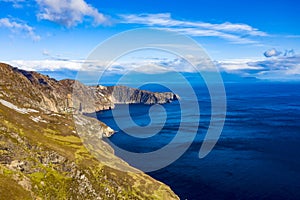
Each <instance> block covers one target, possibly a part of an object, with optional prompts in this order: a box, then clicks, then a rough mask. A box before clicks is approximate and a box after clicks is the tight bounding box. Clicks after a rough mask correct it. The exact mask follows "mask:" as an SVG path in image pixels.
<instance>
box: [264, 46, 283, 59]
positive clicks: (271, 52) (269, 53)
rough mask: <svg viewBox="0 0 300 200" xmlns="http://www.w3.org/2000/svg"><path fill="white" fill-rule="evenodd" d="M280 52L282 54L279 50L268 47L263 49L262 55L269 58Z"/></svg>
mask: <svg viewBox="0 0 300 200" xmlns="http://www.w3.org/2000/svg"><path fill="white" fill-rule="evenodd" d="M280 54H282V52H281V51H278V50H277V49H274V48H273V49H269V50H267V51H265V53H264V56H265V57H267V58H269V57H275V56H279V55H280Z"/></svg>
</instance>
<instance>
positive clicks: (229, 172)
mask: <svg viewBox="0 0 300 200" xmlns="http://www.w3.org/2000/svg"><path fill="white" fill-rule="evenodd" d="M144 89H150V90H152V91H164V90H165V88H163V87H158V86H157V85H148V86H145V88H144ZM194 89H195V91H196V94H197V97H198V102H199V105H200V111H201V112H200V116H195V115H194V114H193V109H190V112H189V113H185V114H186V117H187V120H190V121H193V120H195V118H197V117H198V118H199V117H200V123H199V124H198V127H199V130H198V132H197V135H196V137H195V139H194V141H193V143H192V145H191V146H190V147H189V148H188V150H187V151H186V152H185V153H184V154H183V156H181V157H180V158H179V159H178V160H176V161H175V162H174V163H172V164H171V165H169V166H167V167H165V168H163V169H160V170H158V171H154V172H149V173H148V174H149V175H150V176H152V177H154V178H155V179H158V180H160V181H162V182H164V183H166V184H167V185H169V186H170V187H171V188H172V189H173V190H174V191H175V193H176V194H178V195H179V197H180V198H181V199H193V200H194V199H300V84H299V83H269V82H267V83H258V82H257V83H227V84H225V89H226V95H227V114H226V121H225V126H224V128H223V131H222V134H221V137H220V139H219V141H218V143H217V145H216V146H215V147H214V149H213V151H212V152H210V153H209V154H208V156H206V157H205V158H203V159H199V157H198V153H199V149H200V146H201V144H202V142H203V138H204V136H205V134H206V131H207V128H208V125H209V121H210V117H211V111H210V110H211V102H210V97H209V95H208V92H207V88H206V87H205V86H204V85H202V86H201V85H198V86H196V85H195V86H194ZM180 96H181V98H182V99H183V98H187V99H188V98H189V94H185V93H182V94H181V95H180ZM163 106H164V107H165V109H166V110H167V122H166V123H165V125H164V128H163V129H162V130H161V131H160V133H159V134H157V135H155V136H153V137H149V138H145V139H140V138H138V139H137V138H134V137H132V136H129V135H127V134H126V133H125V132H124V131H122V130H121V129H120V128H119V127H118V126H117V125H116V123H115V121H114V117H115V118H116V117H117V118H121V119H122V118H123V119H122V120H123V121H126V120H127V119H126V117H128V116H124V109H126V106H124V105H117V106H116V109H115V110H114V113H115V115H114V117H113V116H112V111H104V112H100V113H98V118H99V119H100V120H101V121H103V122H105V123H106V124H108V125H109V126H111V127H112V128H113V129H115V130H117V131H118V132H117V133H116V134H114V135H113V136H112V137H111V138H109V140H110V142H112V143H114V144H115V145H117V146H118V147H121V148H124V149H126V150H128V151H132V152H151V151H154V150H157V149H159V148H161V147H163V146H164V145H167V144H168V143H169V142H170V141H171V140H172V139H173V138H174V136H175V135H176V133H177V129H178V126H179V123H180V120H181V118H180V116H181V111H180V108H179V102H172V103H170V104H165V105H163ZM150 107H151V106H149V105H139V104H133V105H130V114H131V117H132V118H133V120H134V121H135V122H136V123H137V124H139V125H140V126H145V125H147V124H149V122H150V117H149V114H148V111H149V109H150ZM158 116H159V115H158ZM191 124H193V123H191ZM127 128H131V127H127ZM185 131H186V134H190V133H189V129H188V128H187V129H185ZM141 134H146V133H143V132H141ZM185 142H186V141H185V140H182V144H184V143H185ZM116 154H117V155H118V152H116ZM119 156H121V157H122V155H119ZM128 162H130V161H128Z"/></svg>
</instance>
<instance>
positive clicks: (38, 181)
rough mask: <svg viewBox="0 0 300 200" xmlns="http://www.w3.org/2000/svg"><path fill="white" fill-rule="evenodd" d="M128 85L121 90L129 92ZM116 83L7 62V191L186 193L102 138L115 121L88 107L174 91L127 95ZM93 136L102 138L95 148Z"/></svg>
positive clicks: (1, 94) (2, 145)
mask: <svg viewBox="0 0 300 200" xmlns="http://www.w3.org/2000/svg"><path fill="white" fill-rule="evenodd" d="M74 85H75V88H76V87H77V88H76V92H75V95H74V92H73V88H74ZM117 88H118V87H117ZM121 88H122V90H119V89H117V90H118V91H119V95H123V94H125V93H123V92H124V91H123V90H124V89H123V87H121ZM125 90H126V89H125ZM112 91H113V90H112V88H110V87H104V86H103V87H102V86H98V87H97V86H95V87H88V86H85V85H83V84H81V83H79V82H76V81H74V80H62V81H56V80H55V79H52V78H50V77H48V76H44V75H42V74H39V73H36V72H27V71H24V70H19V69H17V68H13V67H11V66H8V65H6V64H1V63H0V100H1V101H0V199H1V200H2V199H178V196H177V195H175V194H174V192H173V191H172V190H171V189H170V188H169V187H168V186H166V185H165V184H163V183H161V182H159V181H156V180H154V179H153V178H151V177H150V176H148V175H146V174H144V173H142V172H140V171H139V170H137V169H134V168H132V167H131V166H129V165H128V164H127V163H126V162H124V161H123V160H121V159H120V158H118V157H116V156H115V155H114V151H113V149H112V148H111V147H110V146H109V145H108V144H107V143H106V142H104V141H103V140H101V138H102V137H109V136H110V135H111V134H113V130H112V129H111V128H109V127H108V126H106V125H105V124H104V123H102V122H99V121H98V120H96V119H93V118H90V117H87V116H84V115H81V114H80V112H90V111H92V112H94V111H99V110H103V109H112V108H113V107H114V104H115V103H119V102H123V103H163V102H168V101H171V100H175V97H174V95H173V96H172V94H168V95H162V96H159V93H157V94H156V93H155V94H154V93H153V94H152V93H147V92H144V91H141V93H139V94H138V95H135V96H133V97H130V98H123V99H122V98H121V97H118V96H116V95H115V94H114V92H112ZM129 91H136V90H132V89H129ZM146 93H147V95H148V97H145V94H146ZM130 94H131V92H130ZM147 95H146V96H147ZM176 98H177V97H176ZM86 99H89V100H88V101H86ZM83 102H87V103H83ZM88 103H91V104H93V105H88ZM75 111H79V112H76V113H77V114H75V115H74V116H73V113H74V112H75ZM74 118H76V120H74ZM79 134H80V137H79ZM86 138H88V139H89V140H90V141H95V142H93V143H92V144H89V145H90V146H91V147H92V148H93V150H92V151H93V152H92V154H91V151H88V150H87V149H86V148H85V146H84V144H85V139H86ZM89 149H90V148H89ZM124 169H126V170H124Z"/></svg>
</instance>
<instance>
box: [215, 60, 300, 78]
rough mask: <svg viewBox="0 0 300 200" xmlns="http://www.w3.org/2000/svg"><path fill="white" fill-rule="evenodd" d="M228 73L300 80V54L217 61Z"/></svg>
mask: <svg viewBox="0 0 300 200" xmlns="http://www.w3.org/2000/svg"><path fill="white" fill-rule="evenodd" d="M217 65H218V67H219V68H220V69H221V70H223V71H226V72H228V73H238V74H241V75H243V76H251V77H256V78H258V79H268V80H298V81H299V80H300V55H299V54H298V55H294V56H290V57H288V56H277V57H272V58H266V59H256V60H254V59H233V60H225V61H219V62H217Z"/></svg>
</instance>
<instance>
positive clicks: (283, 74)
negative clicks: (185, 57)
mask: <svg viewBox="0 0 300 200" xmlns="http://www.w3.org/2000/svg"><path fill="white" fill-rule="evenodd" d="M0 7H1V13H0V42H1V46H2V48H1V49H0V60H1V61H5V62H9V63H11V64H13V65H16V66H18V67H21V68H25V69H32V70H43V71H47V70H62V69H68V70H78V69H79V68H80V63H81V62H77V61H82V60H84V59H85V58H86V57H87V56H88V55H89V53H90V52H91V51H92V50H93V49H94V48H95V47H96V46H97V45H98V44H99V43H101V42H102V41H104V40H106V39H108V38H109V37H111V36H113V35H114V34H117V33H120V32H122V31H126V30H131V29H134V28H141V27H151V28H159V29H163V30H169V31H175V32H179V33H183V34H186V35H187V36H190V37H192V38H193V39H195V40H196V41H197V42H198V43H199V44H201V45H202V46H203V47H204V49H205V50H206V52H207V53H208V55H209V56H210V57H211V59H212V60H214V61H215V62H216V64H217V66H218V67H219V68H220V70H224V71H226V72H230V73H238V74H242V75H246V76H247V75H251V76H254V77H257V78H262V79H264V78H266V79H298V78H299V74H300V69H299V67H300V65H299V64H298V63H299V61H300V56H299V54H298V53H299V52H300V28H299V24H300V3H298V2H297V1H291V0H285V1H283V0H277V1H239V0H224V1H217V0H184V1H182V0H176V1H161V0H160V1H158V0H143V1H140V0H127V1H115V0H101V1H92V0H0ZM264 53H265V54H264ZM265 55H267V56H265Z"/></svg>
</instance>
